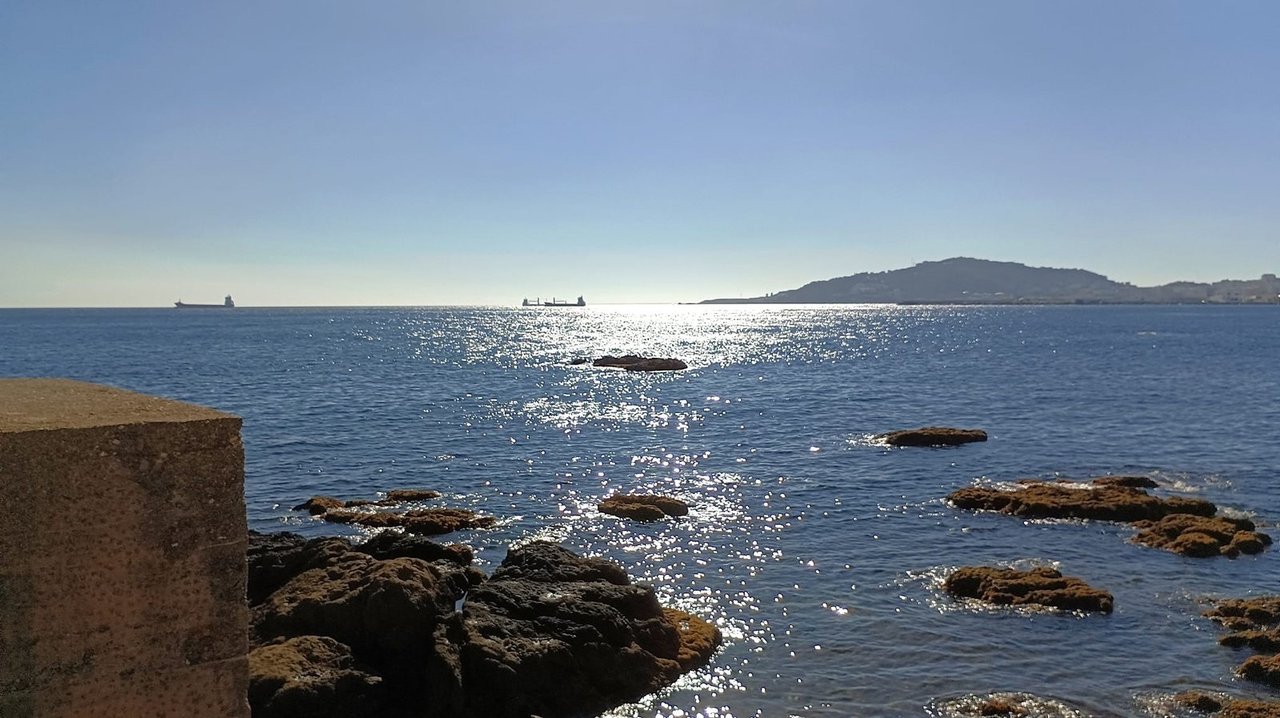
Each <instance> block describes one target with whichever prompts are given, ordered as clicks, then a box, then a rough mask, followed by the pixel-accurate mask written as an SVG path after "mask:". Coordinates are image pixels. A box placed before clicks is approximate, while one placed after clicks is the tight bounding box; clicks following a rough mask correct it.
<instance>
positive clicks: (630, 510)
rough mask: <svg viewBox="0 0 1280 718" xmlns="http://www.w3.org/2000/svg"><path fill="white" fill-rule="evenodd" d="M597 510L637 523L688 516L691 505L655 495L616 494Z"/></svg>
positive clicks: (601, 503)
mask: <svg viewBox="0 0 1280 718" xmlns="http://www.w3.org/2000/svg"><path fill="white" fill-rule="evenodd" d="M596 509H597V510H598V511H600V513H604V514H611V515H613V516H621V517H623V518H629V519H635V520H636V521H656V520H658V519H662V518H665V517H667V516H686V515H688V513H689V505H688V504H686V503H685V502H683V501H681V500H680V499H674V498H671V497H670V496H655V495H653V494H615V495H613V496H610V497H609V498H607V499H605V500H604V501H601V502H600V504H599V505H598V506H596Z"/></svg>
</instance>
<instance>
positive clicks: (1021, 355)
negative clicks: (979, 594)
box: [0, 306, 1280, 718]
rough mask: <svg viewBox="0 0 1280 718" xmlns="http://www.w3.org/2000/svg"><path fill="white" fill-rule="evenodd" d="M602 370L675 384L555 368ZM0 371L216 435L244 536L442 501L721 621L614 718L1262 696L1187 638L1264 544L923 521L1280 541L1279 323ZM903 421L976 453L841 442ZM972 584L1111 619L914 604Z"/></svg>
mask: <svg viewBox="0 0 1280 718" xmlns="http://www.w3.org/2000/svg"><path fill="white" fill-rule="evenodd" d="M627 352H633V353H641V354H649V355H657V356H675V357H680V358H683V359H685V360H686V361H688V363H689V365H690V369H689V370H688V371H685V372H680V373H662V374H628V373H625V372H619V371H611V370H600V369H592V368H590V367H579V366H568V365H567V364H566V362H567V360H569V359H570V358H573V357H580V356H581V357H589V356H598V355H600V354H604V353H614V354H620V353H627ZM0 376H61V377H73V378H77V379H85V380H89V381H96V382H103V383H107V384H113V385H117V386H121V387H125V388H128V389H133V390H137V391H142V392H148V393H154V394H159V395H163V396H168V397H173V398H177V399H182V400H187V401H193V402H197V403H200V404H206V405H209V406H212V407H215V408H219V409H223V410H226V411H230V412H233V413H236V414H239V415H241V416H243V417H244V439H245V452H246V461H247V467H246V468H247V478H246V487H245V493H246V499H247V502H248V511H249V520H250V525H251V526H252V527H253V528H256V529H259V530H264V531H275V530H291V531H298V532H301V533H304V534H307V535H322V534H337V533H344V532H352V531H351V529H349V528H348V527H342V526H336V525H332V524H324V523H319V522H316V521H313V520H311V519H310V518H308V517H305V516H300V515H298V514H296V513H294V512H291V511H290V510H289V507H290V506H292V505H294V504H295V503H298V502H300V501H302V500H304V499H306V498H307V497H309V496H311V495H312V494H330V495H334V496H339V497H348V498H355V497H373V496H374V495H375V493H376V492H378V491H384V490H387V489H391V488H399V487H415V488H417V487H420V488H432V489H437V490H440V491H442V492H444V498H443V499H442V500H440V501H438V502H433V503H435V504H437V505H448V506H461V507H467V508H472V509H475V510H477V511H480V512H483V513H486V514H491V515H494V516H497V517H499V518H500V519H501V522H500V525H499V526H498V528H495V529H490V530H483V531H475V532H466V533H463V534H457V535H454V536H452V537H449V540H458V541H465V542H468V543H471V544H472V545H473V546H474V547H475V548H476V549H477V552H478V553H477V555H478V557H479V560H480V562H481V563H482V564H483V566H482V567H483V568H486V569H488V568H491V567H492V566H493V565H494V564H496V563H497V562H499V561H501V560H502V557H503V556H504V554H505V551H506V547H507V546H509V545H510V544H511V543H513V542H520V541H528V540H530V539H550V540H553V541H559V542H562V543H563V544H564V545H566V546H568V547H570V548H572V549H574V550H577V551H580V552H584V553H588V554H594V555H601V556H607V557H609V558H611V559H614V560H616V561H618V562H620V563H621V564H622V565H623V566H625V567H626V568H627V569H628V570H629V571H630V572H631V573H632V575H634V576H636V577H637V578H639V579H640V580H643V581H647V582H650V583H652V584H653V585H654V586H655V587H656V588H657V590H658V592H659V594H660V595H661V596H662V598H663V599H664V600H665V601H666V602H668V603H671V604H675V605H678V606H680V607H682V608H685V609H687V610H690V611H693V612H695V613H698V614H700V615H703V616H705V617H708V618H710V619H713V620H715V621H716V622H717V623H718V624H719V625H720V627H721V628H722V629H723V630H724V633H725V636H726V645H725V647H724V648H723V649H722V651H721V653H719V654H718V655H717V657H716V658H715V660H714V661H713V663H712V664H711V665H710V666H709V667H708V668H706V669H704V670H702V671H699V672H697V673H695V674H691V675H689V676H687V677H685V678H684V679H682V680H681V682H680V683H678V684H677V685H676V686H675V687H674V688H673V689H671V690H669V691H667V692H665V693H663V694H661V695H657V696H653V697H650V698H649V699H647V700H646V701H645V702H643V703H642V704H638V705H633V706H628V707H625V708H623V709H620V710H619V711H616V715H618V716H646V717H647V716H664V717H665V716H695V715H696V716H708V717H710V716H719V717H726V716H736V717H739V718H741V717H744V716H769V717H772V716H814V717H817V716H925V715H931V716H950V715H955V711H956V710H957V708H956V706H957V705H959V702H962V700H959V699H963V698H964V697H965V696H969V695H974V694H978V695H982V694H986V693H988V692H992V691H1025V692H1030V693H1036V694H1041V695H1045V696H1049V697H1053V698H1056V699H1059V700H1061V701H1063V704H1062V705H1058V706H1057V707H1056V708H1055V705H1054V704H1051V703H1050V704H1046V705H1045V707H1044V710H1045V713H1044V715H1098V716H1155V715H1162V713H1161V710H1160V708H1159V705H1160V704H1161V702H1162V700H1163V699H1164V697H1166V696H1167V695H1168V694H1169V693H1171V692H1173V691H1175V690H1184V689H1187V688H1192V687H1196V688H1210V689H1213V688H1224V687H1225V688H1228V689H1230V690H1232V691H1235V692H1238V693H1244V694H1257V693H1259V689H1256V688H1254V687H1252V686H1250V685H1249V684H1245V683H1242V682H1239V681H1236V680H1234V679H1233V678H1232V668H1233V667H1234V666H1235V665H1236V664H1237V663H1238V662H1239V661H1240V660H1242V659H1243V655H1244V654H1241V653H1239V652H1236V651H1234V650H1231V649H1227V648H1222V647H1219V646H1217V645H1216V642H1215V640H1216V637H1217V631H1216V629H1215V628H1214V627H1213V626H1212V625H1211V624H1210V623H1208V622H1207V621H1205V620H1204V619H1201V618H1199V612H1200V611H1201V610H1202V608H1203V606H1202V603H1203V601H1204V600H1205V599H1206V598H1208V597H1215V596H1237V595H1244V594H1248V593H1259V592H1269V591H1275V590H1276V589H1277V587H1278V586H1280V582H1277V578H1278V577H1280V560H1278V556H1277V550H1280V549H1277V550H1273V551H1270V552H1268V553H1266V554H1264V555H1262V556H1260V557H1256V558H1241V559H1239V560H1235V561H1230V560H1226V559H1215V560H1197V559H1184V558H1181V557H1178V556H1175V555H1172V554H1168V553H1164V552H1160V551H1155V550H1151V549H1146V548H1142V547H1139V546H1135V545H1133V544H1130V543H1128V542H1127V541H1126V539H1127V537H1128V535H1129V534H1130V531H1129V530H1128V529H1126V528H1125V527H1123V526H1119V525H1114V524H1102V523H1084V522H1039V523H1036V522H1029V523H1024V522H1022V521H1020V520H1017V519H1013V518H1009V517H1005V516H996V515H977V514H973V513H965V512H961V511H957V510H954V509H952V508H950V507H949V506H948V505H947V504H946V503H945V502H944V501H943V499H942V497H943V496H944V495H945V494H946V493H947V492H949V491H951V490H953V489H956V488H958V487H961V486H965V485H968V484H971V483H974V482H1001V481H1010V480H1015V479H1018V478H1022V477H1059V476H1060V477H1067V478H1082V479H1083V478H1087V477H1090V476H1096V475H1101V474H1106V473H1119V472H1124V473H1141V474H1147V475H1150V476H1152V477H1154V478H1155V479H1156V480H1157V481H1159V482H1160V483H1161V486H1162V488H1161V490H1160V491H1161V492H1162V493H1166V494H1185V495H1193V496H1196V497H1200V498H1205V499H1209V500H1212V501H1214V502H1217V503H1218V504H1220V505H1222V506H1225V507H1230V508H1231V509H1233V510H1236V511H1239V512H1242V513H1244V514H1248V515H1253V516H1256V518H1257V519H1259V520H1260V521H1261V522H1262V523H1263V524H1266V525H1270V524H1272V523H1273V522H1275V521H1277V520H1280V480H1278V479H1280V476H1278V471H1277V469H1278V467H1280V309H1277V308H1273V307H1149V308H1132V307H1035V308H1033V307H976V308H975V307H965V308H958V307H891V306H890V307H886V306H867V307H838V308H837V307H800V306H796V307H684V306H656V307H649V306H645V307H588V308H586V309H523V310H522V309H506V308H388V309H342V308H340V309H251V308H250V309H236V310H234V311H215V310H209V311H197V310H191V311H178V310H174V309H164V310H0ZM926 424H948V425H957V426H973V427H981V428H985V429H986V430H987V431H988V432H989V433H990V435H991V439H990V441H988V442H987V443H985V444H973V445H969V446H964V447H959V448H954V449H887V448H885V447H882V446H878V445H875V444H874V443H873V442H872V441H870V436H871V435H872V434H874V433H877V432H881V431H886V430H890V429H897V428H907V427H914V426H920V425H926ZM617 491H625V492H653V493H663V494H672V495H675V496H678V497H680V498H683V499H686V500H688V501H689V502H690V503H691V504H692V505H693V508H692V511H691V514H690V516H689V517H688V518H686V519H683V520H679V521H669V522H663V523H655V524H637V523H629V522H626V521H623V520H621V519H615V518H613V517H608V516H601V515H599V514H598V513H596V511H595V509H594V507H595V504H596V502H597V501H598V500H600V499H601V498H603V497H605V496H607V495H609V494H612V493H614V492H617ZM980 563H1000V564H1014V565H1025V564H1034V563H1052V564H1055V565H1058V566H1059V567H1060V568H1061V569H1062V570H1063V571H1064V572H1065V573H1069V574H1073V575H1078V576H1081V577H1083V578H1085V579H1086V580H1088V581H1090V582H1091V583H1094V584H1095V585H1098V586H1101V587H1104V588H1107V589H1109V590H1110V591H1112V592H1113V593H1114V594H1115V597H1116V610H1115V613H1114V614H1112V615H1110V616H1088V617H1082V616H1076V615H1071V614H1061V613H1059V614H1051V613H1024V612H1015V611H1007V610H994V611H992V610H978V609H974V608H972V607H966V606H962V605H958V604H956V603H955V602H953V601H951V600H949V599H948V598H946V597H945V596H943V595H941V594H940V593H939V591H938V588H937V585H938V582H939V581H940V580H941V578H942V577H943V576H944V575H945V573H946V572H947V571H948V570H949V569H951V568H953V567H955V566H959V565H965V564H980ZM958 701H959V702H958ZM1055 711H1056V712H1055ZM1073 711H1074V712H1073Z"/></svg>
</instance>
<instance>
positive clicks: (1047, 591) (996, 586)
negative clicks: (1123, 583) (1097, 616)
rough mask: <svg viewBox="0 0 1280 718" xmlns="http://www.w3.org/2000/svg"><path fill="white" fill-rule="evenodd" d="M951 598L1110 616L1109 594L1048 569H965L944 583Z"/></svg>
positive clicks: (957, 571)
mask: <svg viewBox="0 0 1280 718" xmlns="http://www.w3.org/2000/svg"><path fill="white" fill-rule="evenodd" d="M943 590H945V591H946V592H947V593H950V594H951V595H953V596H962V597H965V598H976V599H979V600H982V601H986V602H988V603H994V604H997V605H1003V606H1022V605H1037V606H1048V607H1051V608H1060V609H1063V610H1067V611H1101V612H1103V613H1111V608H1112V597H1111V594H1110V593H1107V592H1106V591H1103V590H1101V589H1097V588H1094V587H1092V586H1090V585H1088V584H1087V583H1085V582H1084V581H1082V580H1080V579H1078V578H1075V577H1073V576H1063V575H1062V574H1061V573H1059V572H1058V571H1056V570H1054V569H1052V568H1048V567H1037V568H1033V569H1031V570H1030V571H1018V570H1016V569H1011V568H997V567H994V566H965V567H962V568H959V569H957V570H956V571H955V572H954V573H952V574H951V575H950V576H948V577H947V580H946V581H945V582H944V583H943Z"/></svg>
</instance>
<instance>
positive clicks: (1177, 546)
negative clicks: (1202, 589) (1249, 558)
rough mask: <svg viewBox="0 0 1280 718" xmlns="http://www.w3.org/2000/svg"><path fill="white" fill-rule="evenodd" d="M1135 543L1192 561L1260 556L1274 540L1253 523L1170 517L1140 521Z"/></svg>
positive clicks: (1216, 517) (1218, 517)
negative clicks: (1197, 558)
mask: <svg viewBox="0 0 1280 718" xmlns="http://www.w3.org/2000/svg"><path fill="white" fill-rule="evenodd" d="M1134 527H1136V528H1137V529H1138V534H1137V535H1136V536H1134V538H1133V540H1134V541H1135V542H1136V543H1140V544H1142V545H1144V546H1151V547H1152V548H1162V549H1165V550H1167V551H1172V552H1174V553H1179V554H1183V555H1184V556H1192V557H1199V558H1203V557H1207V556H1218V555H1222V556H1227V557H1229V558H1235V557H1236V556H1239V555H1240V554H1242V553H1244V554H1257V553H1262V551H1263V550H1264V549H1265V548H1266V547H1267V546H1269V545H1270V544H1271V537H1270V536H1267V535H1266V534H1262V533H1258V532H1257V531H1254V528H1255V527H1254V525H1253V522H1252V521H1249V520H1248V519H1233V518H1227V517H1224V516H1194V515H1191V514H1170V515H1168V516H1164V517H1162V518H1161V519H1159V520H1158V521H1138V522H1136V523H1135V524H1134Z"/></svg>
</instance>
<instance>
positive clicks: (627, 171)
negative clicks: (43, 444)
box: [0, 0, 1280, 307]
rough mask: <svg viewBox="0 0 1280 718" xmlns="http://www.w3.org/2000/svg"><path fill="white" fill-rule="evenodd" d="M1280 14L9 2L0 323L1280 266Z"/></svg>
mask: <svg viewBox="0 0 1280 718" xmlns="http://www.w3.org/2000/svg"><path fill="white" fill-rule="evenodd" d="M1277 26H1280V5H1276V4H1275V3H1271V2H1263V1H1258V0H1244V1H1240V2H1230V3H1193V2H1186V1H1172V2H1166V1H1156V0H1135V1H1133V2H1126V3H1113V2H1099V1H1092V0H1090V1H1084V2H1073V3H1048V2H1025V1H1023V0H991V1H986V2H978V3H954V2H948V1H945V0H927V1H926V0H892V1H888V0H886V1H883V2H852V1H850V2H846V1H843V0H841V1H826V2H823V1H815V2H806V3H796V4H779V3H763V2H752V1H747V2H733V3H729V2H707V3H700V4H690V3H676V2H615V3H593V2H585V1H583V2H556V1H554V0H553V1H550V2H544V3H518V2H474V3H438V2H426V3H422V2H407V1H406V2H400V1H395V2H390V1H389V2H380V3H371V4H364V5H356V4H348V3H314V2H300V1H297V0H283V1H282V2H276V3H267V4H261V3H248V2H243V1H240V0H233V1H231V2H225V3H208V4H197V5H191V4H183V3H177V4H175V3H161V2H138V3H131V4H129V5H128V6H127V7H123V6H119V5H112V4H91V3H70V2H61V1H58V0H54V1H52V2H40V3H35V2H21V1H19V2H14V3H10V4H9V5H7V6H6V8H5V10H4V12H3V16H2V19H0V103H2V104H3V106H4V107H5V108H6V111H5V112H3V113H0V307H23V306H32V307H36V306H45V307H56V306H167V305H168V304H170V303H171V302H172V301H174V300H175V299H178V298H184V299H186V300H187V301H197V302H217V301H220V300H221V298H222V297H223V295H225V294H226V293H228V292H230V293H231V294H233V295H234V296H235V297H236V301H237V303H241V304H244V305H257V306H264V305H277V306H280V305H284V306H299V305H328V306H334V305H431V304H507V305H510V304H515V303H518V302H519V300H520V298H521V297H524V296H529V297H533V296H535V295H542V296H549V295H551V294H555V295H557V296H564V297H576V296H577V295H579V294H582V295H584V296H585V297H586V298H587V301H588V302H589V303H593V304H598V303H626V302H663V301H670V302H675V301H699V300H702V299H707V298H710V297H734V296H759V295H764V294H766V293H769V292H776V291H779V290H785V289H790V288H794V287H799V286H801V285H803V284H805V283H807V282H810V281H814V280H821V279H828V278H831V277H837V276H846V275H852V274H856V273H859V272H870V271H882V270H890V269H897V268H902V267H907V266H911V265H913V264H916V263H917V262H921V261H928V260H940V259H944V258H947V257H953V256H958V255H963V256H969V257H981V258H986V259H994V260H1003V261H1013V262H1020V263H1023V264H1027V265H1032V266H1050V267H1068V268H1082V269H1087V270H1090V271H1094V272H1099V273H1102V274H1105V275H1107V276H1109V277H1111V278H1112V279H1115V280H1117V281H1122V282H1132V283H1134V284H1139V285H1156V284H1163V283H1166V282H1170V281H1175V280H1192V281H1203V282H1211V281H1215V280H1220V279H1226V278H1233V279H1246V278H1256V277H1257V276H1259V275H1260V274H1262V273H1264V272H1276V271H1278V270H1280V231H1278V228H1280V202H1276V200H1275V198H1276V197H1280V161H1277V160H1278V159H1280V124H1277V123H1276V122H1275V118H1276V117H1280V93H1277V92H1275V90H1274V85H1275V83H1276V80H1277V79H1278V78H1280V44H1278V43H1275V42H1274V37H1273V36H1274V28H1275V27H1277Z"/></svg>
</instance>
